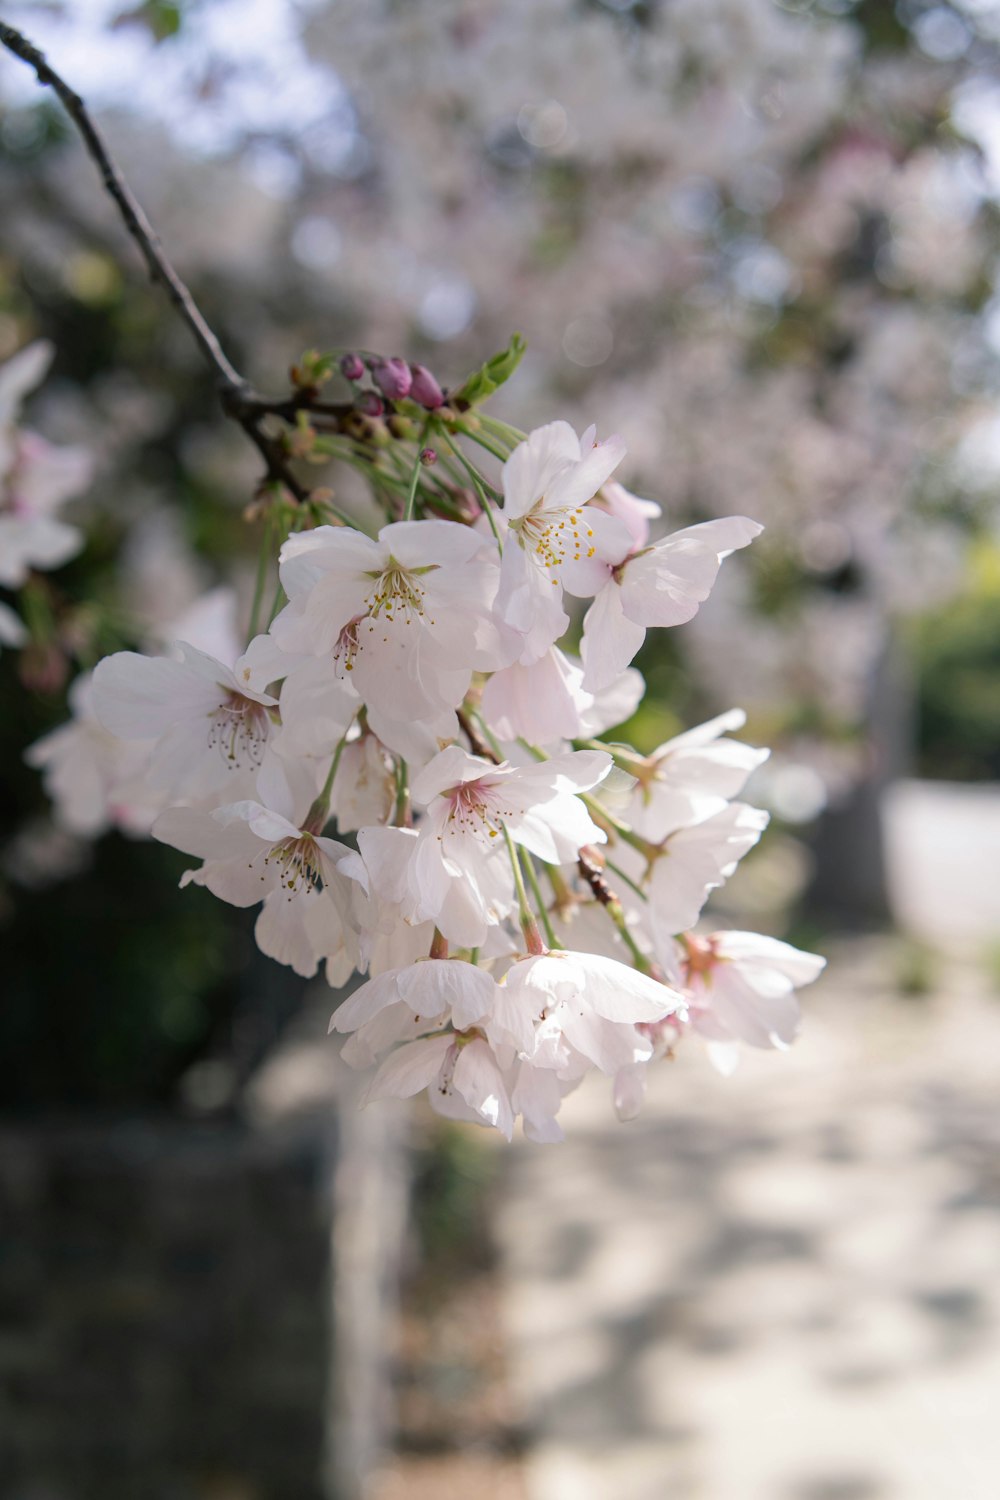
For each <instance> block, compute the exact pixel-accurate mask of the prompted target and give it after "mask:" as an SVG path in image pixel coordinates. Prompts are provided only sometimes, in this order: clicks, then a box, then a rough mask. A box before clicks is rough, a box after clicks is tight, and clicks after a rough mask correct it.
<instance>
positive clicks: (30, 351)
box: [0, 339, 55, 427]
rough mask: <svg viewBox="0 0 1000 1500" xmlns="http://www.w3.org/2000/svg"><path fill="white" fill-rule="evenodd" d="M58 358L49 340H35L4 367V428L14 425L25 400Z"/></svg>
mask: <svg viewBox="0 0 1000 1500" xmlns="http://www.w3.org/2000/svg"><path fill="white" fill-rule="evenodd" d="M54 354H55V345H54V344H52V343H50V342H49V340H48V339H35V341H34V342H33V343H31V344H26V345H25V346H24V348H23V349H19V350H18V351H17V353H16V354H14V355H12V356H11V358H10V359H8V360H6V361H5V362H4V363H3V364H2V365H0V426H4V427H6V426H9V425H11V424H12V423H13V422H14V420H15V419H16V417H17V414H18V411H19V409H20V406H21V403H22V401H23V400H24V398H25V396H26V395H27V394H28V392H29V391H33V390H34V389H35V387H36V386H37V385H41V383H42V381H43V380H44V379H45V375H46V373H47V371H48V368H49V366H50V365H51V363H52V358H53V355H54Z"/></svg>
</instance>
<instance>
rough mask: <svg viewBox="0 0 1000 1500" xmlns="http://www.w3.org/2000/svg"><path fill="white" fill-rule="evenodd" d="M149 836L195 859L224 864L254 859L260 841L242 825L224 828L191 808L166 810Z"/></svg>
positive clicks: (206, 814)
mask: <svg viewBox="0 0 1000 1500" xmlns="http://www.w3.org/2000/svg"><path fill="white" fill-rule="evenodd" d="M151 832H152V835H153V837H154V839H158V840H159V841H160V843H161V844H170V845H171V846H172V847H173V848H174V849H180V851H181V852H182V853H183V854H193V855H194V856H195V857H196V858H197V859H212V860H220V859H222V860H225V859H238V858H240V857H241V856H242V857H244V858H246V859H253V858H254V857H255V856H256V855H257V853H258V852H259V849H260V841H259V839H257V838H255V836H254V834H253V833H252V832H251V830H250V829H249V828H248V826H247V824H246V822H245V821H239V822H236V823H233V824H231V825H229V826H228V827H226V826H224V825H222V824H220V823H219V821H218V820H217V819H216V818H214V817H213V816H212V815H211V813H208V812H204V811H202V810H200V809H198V808H194V807H168V808H167V809H166V810H165V811H164V812H162V813H160V816H159V817H158V818H157V819H156V822H155V823H154V824H153V827H152V829H151Z"/></svg>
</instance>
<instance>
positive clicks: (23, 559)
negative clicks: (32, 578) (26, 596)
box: [0, 516, 83, 588]
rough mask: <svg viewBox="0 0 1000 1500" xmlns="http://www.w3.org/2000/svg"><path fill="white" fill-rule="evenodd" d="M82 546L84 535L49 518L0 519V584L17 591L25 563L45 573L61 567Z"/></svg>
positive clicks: (22, 576) (12, 517) (5, 517)
mask: <svg viewBox="0 0 1000 1500" xmlns="http://www.w3.org/2000/svg"><path fill="white" fill-rule="evenodd" d="M82 546H83V533H82V532H80V531H77V529H76V527H75V526H69V525H67V523H66V522H65V521H57V520H55V519H54V518H53V517H52V516H26V517H21V516H0V583H3V584H4V585H5V586H6V587H8V588H17V587H19V586H20V584H22V583H23V582H24V564H25V563H27V564H28V565H30V566H31V567H33V568H40V569H42V570H44V571H46V572H47V571H49V570H50V569H52V568H61V567H62V565H63V563H65V562H69V560H70V558H71V557H75V556H76V554H77V553H78V552H79V551H80V548H81V547H82ZM8 549H9V551H10V558H9V559H8V561H7V562H4V556H5V555H6V554H7V552H8Z"/></svg>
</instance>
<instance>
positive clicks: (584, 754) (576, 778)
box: [516, 750, 614, 801]
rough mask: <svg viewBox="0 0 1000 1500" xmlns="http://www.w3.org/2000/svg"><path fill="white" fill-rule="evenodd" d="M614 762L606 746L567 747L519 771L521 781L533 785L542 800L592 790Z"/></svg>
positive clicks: (534, 790)
mask: <svg viewBox="0 0 1000 1500" xmlns="http://www.w3.org/2000/svg"><path fill="white" fill-rule="evenodd" d="M613 765H614V761H613V760H612V758H611V756H610V755H609V754H608V752H607V751H606V750H566V751H564V752H563V754H562V755H550V756H549V758H548V760H544V761H539V762H537V764H535V765H529V766H524V767H522V768H520V769H519V770H518V771H517V773H516V775H517V778H518V784H519V785H520V786H523V787H530V788H531V789H532V792H533V794H534V795H535V796H537V797H538V799H539V800H540V801H541V800H543V799H545V798H548V797H564V796H566V795H568V794H572V793H575V792H589V791H590V789H591V787H595V786H597V785H598V784H599V783H600V782H602V781H603V780H604V778H605V777H606V776H607V775H608V773H609V772H610V770H611V767H612V766H613Z"/></svg>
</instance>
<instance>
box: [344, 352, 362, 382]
mask: <svg viewBox="0 0 1000 1500" xmlns="http://www.w3.org/2000/svg"><path fill="white" fill-rule="evenodd" d="M340 373H341V375H343V377H344V379H345V380H360V379H361V377H362V375H363V374H364V373H365V362H364V360H363V359H362V358H361V355H360V354H345V355H344V357H343V359H342V360H341V361H340Z"/></svg>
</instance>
